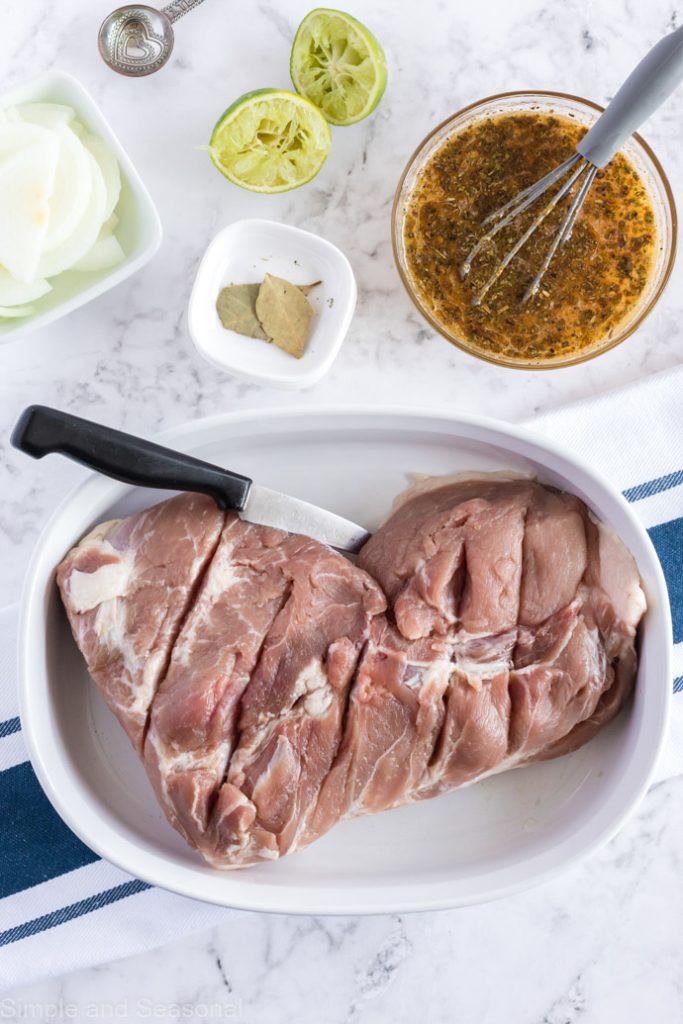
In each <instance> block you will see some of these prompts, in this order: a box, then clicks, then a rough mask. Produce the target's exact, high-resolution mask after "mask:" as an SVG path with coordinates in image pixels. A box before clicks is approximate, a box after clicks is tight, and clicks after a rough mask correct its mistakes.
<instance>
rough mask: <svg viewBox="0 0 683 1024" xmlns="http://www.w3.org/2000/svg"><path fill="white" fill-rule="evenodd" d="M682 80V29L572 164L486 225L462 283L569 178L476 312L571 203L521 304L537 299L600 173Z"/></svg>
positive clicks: (630, 82) (644, 66)
mask: <svg viewBox="0 0 683 1024" xmlns="http://www.w3.org/2000/svg"><path fill="white" fill-rule="evenodd" d="M681 80H683V26H681V28H678V29H676V31H675V32H671V33H670V34H669V35H668V36H665V37H664V39H660V41H659V42H658V43H657V44H656V45H655V46H653V47H652V49H651V50H650V52H649V53H648V54H647V55H646V56H645V57H644V58H643V60H641V62H640V64H638V65H637V67H636V68H635V69H634V70H633V71H632V72H631V74H630V75H629V77H628V78H627V79H626V81H625V82H624V84H623V85H622V87H621V89H619V91H618V93H617V94H616V96H615V97H614V99H613V100H612V102H611V103H610V104H609V106H608V107H607V108H606V110H605V111H604V112H603V113H602V114H601V115H600V117H599V118H598V120H597V121H596V122H595V124H594V125H593V127H592V128H591V129H590V130H589V131H588V132H586V134H585V135H584V137H583V138H582V139H581V141H580V142H579V144H578V145H577V147H576V152H575V153H573V155H572V156H570V157H569V159H568V160H565V161H564V163H562V164H559V165H558V166H557V167H555V168H554V169H553V170H552V171H550V172H549V173H548V174H546V175H545V176H544V177H543V178H541V179H540V180H539V181H537V182H535V184H533V185H530V186H529V187H528V188H525V189H523V190H522V191H521V192H518V193H517V195H515V196H513V198H512V199H511V200H510V201H509V202H507V203H505V205H504V206H501V208H500V209H499V210H495V211H494V213H492V214H490V215H489V216H488V217H487V218H486V219H485V220H484V222H483V224H482V227H487V226H488V225H490V227H489V230H488V231H487V232H486V233H485V234H484V235H482V237H481V238H480V239H479V241H478V242H477V244H476V245H475V246H474V248H473V249H472V250H471V252H470V253H469V255H468V256H467V258H466V259H465V261H464V263H463V264H462V266H461V267H460V276H461V278H462V279H463V281H464V280H465V278H466V277H467V275H468V274H469V272H470V270H471V269H472V262H473V260H475V259H476V257H477V256H478V255H479V253H480V252H481V250H482V249H483V248H484V247H485V246H486V245H488V243H489V242H490V241H491V240H492V239H493V238H495V236H496V235H497V234H498V232H499V231H502V230H503V228H505V227H507V225H508V224H510V222H511V221H513V220H514V219H515V218H516V217H518V216H519V215H520V214H521V213H523V212H524V211H525V210H527V209H528V208H529V207H530V206H531V205H532V204H533V203H535V202H536V200H537V199H540V197H541V196H542V195H545V193H546V192H547V191H548V189H550V188H552V186H553V185H555V184H557V183H558V182H560V181H562V179H563V178H564V177H565V176H568V177H567V178H566V181H564V182H563V184H562V185H561V186H560V188H559V189H558V190H557V192H556V193H555V194H554V195H553V197H552V198H551V199H550V200H549V202H548V203H546V205H545V206H544V207H543V208H542V209H541V210H540V211H539V213H538V214H537V215H536V216H535V217H534V219H533V221H532V222H531V224H530V225H529V227H528V228H527V229H526V231H525V232H524V234H523V235H521V237H520V238H519V239H518V240H517V242H515V244H514V245H513V246H512V248H511V249H510V250H509V251H508V252H507V253H506V254H505V256H503V258H502V260H500V262H499V263H498V264H497V265H496V267H495V269H494V271H493V273H492V274H491V276H490V277H489V278H488V280H487V281H486V282H485V283H484V284H483V285H482V287H481V288H480V289H479V291H478V292H477V294H476V295H475V296H474V298H473V299H472V305H473V306H478V305H480V304H481V302H482V300H483V299H484V297H485V296H486V294H487V292H488V291H489V289H490V288H491V287H492V286H493V285H494V284H495V283H496V281H497V280H498V278H499V277H500V275H501V274H502V273H503V271H504V270H505V268H506V267H507V266H508V265H509V263H510V262H511V261H512V260H513V259H514V258H515V256H516V255H517V253H518V252H519V251H520V249H521V248H522V247H523V246H524V245H525V244H526V243H527V242H528V240H529V239H530V238H531V236H532V235H533V233H534V232H535V231H536V229H537V228H538V227H539V225H540V224H542V223H543V221H544V220H545V219H546V217H547V216H548V214H549V213H551V212H552V210H554V209H555V207H556V206H558V204H559V203H561V202H562V201H563V200H564V199H567V200H568V201H569V200H570V202H569V208H568V210H567V213H566V215H565V217H564V220H563V221H562V224H561V225H560V227H559V229H558V231H557V233H556V235H555V236H554V238H553V240H552V242H551V244H550V247H549V248H548V251H547V253H546V255H545V258H544V260H543V262H542V264H541V267H540V269H539V271H538V273H537V274H536V276H535V278H534V279H533V281H532V282H531V284H530V285H529V287H528V288H527V290H526V292H525V293H524V296H523V297H522V302H523V303H524V302H528V300H529V299H530V298H532V297H533V296H534V295H536V293H537V292H538V289H539V286H540V284H541V281H542V280H543V276H544V275H545V273H546V271H547V270H548V267H549V266H550V264H551V262H552V259H553V257H554V256H555V253H556V252H557V250H558V249H559V248H560V246H562V245H565V244H566V243H567V242H568V241H569V239H570V237H571V234H572V230H573V228H574V224H575V223H576V218H577V217H578V215H579V212H580V210H581V207H582V206H583V204H584V202H585V200H586V196H587V195H588V192H589V190H590V187H591V185H592V184H593V180H594V178H595V175H596V174H597V173H598V171H599V170H600V168H602V167H604V166H605V165H606V164H607V163H609V161H610V160H611V159H612V157H613V156H614V155H615V153H616V152H617V151H618V150H619V148H620V147H621V146H622V145H623V143H624V142H625V141H626V139H627V138H628V137H629V135H632V134H633V132H634V131H635V130H636V129H637V128H638V127H639V126H640V125H641V124H642V123H643V121H645V120H647V118H648V117H649V116H650V114H652V113H653V112H654V111H655V110H656V109H657V108H658V107H659V106H660V105H661V104H662V103H663V102H664V100H665V99H667V98H668V97H669V96H670V95H671V93H672V92H673V91H674V89H676V87H677V86H678V85H679V84H680V82H681Z"/></svg>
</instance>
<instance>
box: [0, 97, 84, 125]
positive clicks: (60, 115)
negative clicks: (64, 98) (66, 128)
mask: <svg viewBox="0 0 683 1024" xmlns="http://www.w3.org/2000/svg"><path fill="white" fill-rule="evenodd" d="M10 109H12V108H10ZM13 115H14V116H16V117H17V118H18V119H19V120H20V121H30V122H31V124H39V125H40V126H41V127H42V128H59V127H60V125H65V124H69V123H70V122H71V121H73V119H74V117H75V112H74V109H73V107H66V106H64V104H62V103H22V104H21V106H19V107H14V108H13Z"/></svg>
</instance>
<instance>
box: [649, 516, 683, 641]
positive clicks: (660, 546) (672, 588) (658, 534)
mask: <svg viewBox="0 0 683 1024" xmlns="http://www.w3.org/2000/svg"><path fill="white" fill-rule="evenodd" d="M647 532H648V533H649V534H650V539H651V540H652V543H653V544H654V546H655V548H656V551H657V554H658V556H659V561H660V562H661V563H662V569H663V570H664V576H665V578H666V585H667V587H668V589H669V601H670V602H671V617H672V619H673V627H674V643H675V644H677V643H680V641H681V640H683V518H681V519H672V520H670V522H668V523H660V524H659V526H653V527H651V528H650V529H649V530H648V531H647Z"/></svg>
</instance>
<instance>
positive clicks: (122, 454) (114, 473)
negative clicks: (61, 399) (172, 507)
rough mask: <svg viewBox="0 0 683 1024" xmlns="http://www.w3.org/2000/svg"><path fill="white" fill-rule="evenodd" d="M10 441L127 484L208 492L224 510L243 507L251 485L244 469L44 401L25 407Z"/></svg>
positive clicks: (39, 455)
mask: <svg viewBox="0 0 683 1024" xmlns="http://www.w3.org/2000/svg"><path fill="white" fill-rule="evenodd" d="M10 442H11V444H12V445H13V446H14V447H15V448H19V449H20V450H21V451H22V452H26V454H27V455H31V456H32V457H33V458H34V459H42V457H43V456H44V455H49V454H50V453H51V452H58V453H59V454H60V455H66V457H67V458H69V459H73V460H74V462H80V463H81V464H82V465H84V466H88V467H89V468H90V469H96V470H97V471H98V472H100V473H104V475H105V476H110V477H113V478H114V480H121V481H122V482H123V483H125V484H134V485H135V486H139V487H161V488H164V489H166V490H172V491H195V492H198V493H199V494H208V495H209V496H210V497H211V498H213V499H214V501H215V502H216V504H217V505H218V507H219V508H222V509H235V510H236V511H240V510H241V509H243V508H244V506H245V505H246V502H247V497H248V496H249V490H250V488H251V480H250V479H249V478H248V477H246V476H240V474H239V473H231V472H230V471H229V470H227V469H220V468H219V467H218V466H212V465H211V463H209V462H202V461H201V460H200V459H193V458H192V456H191V455H183V454H182V453H181V452H174V451H173V450H172V449H170V448H162V446H161V445H159V444H153V443H152V442H151V441H145V440H144V439H143V438H141V437H134V436H133V435H132V434H124V433H122V431H120V430H112V429H111V428H110V427H103V426H102V425H101V424H99V423H92V422H91V421H90V420H84V419H81V418H80V416H72V415H71V414H70V413H68V412H60V411H59V410H58V409H50V408H48V407H47V406H45V405H30V406H29V407H28V408H27V409H24V411H23V413H22V414H21V416H20V417H19V419H18V420H17V424H16V426H15V428H14V430H13V431H12V436H11V438H10Z"/></svg>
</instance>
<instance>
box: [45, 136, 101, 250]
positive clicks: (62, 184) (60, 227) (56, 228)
mask: <svg viewBox="0 0 683 1024" xmlns="http://www.w3.org/2000/svg"><path fill="white" fill-rule="evenodd" d="M54 135H55V137H56V138H57V139H58V141H59V160H58V161H57V174H56V176H55V187H54V190H53V193H52V199H51V200H50V223H49V224H48V226H47V235H46V236H45V245H44V247H43V252H44V253H48V252H54V250H55V249H57V248H58V247H59V246H60V245H62V244H63V243H64V242H65V241H66V240H67V238H69V237H70V236H71V235H72V234H73V232H74V231H75V230H76V229H77V227H78V225H79V224H80V222H81V220H82V219H83V216H84V215H85V212H86V210H87V209H88V205H89V203H90V196H91V194H92V190H93V170H92V167H93V165H92V160H89V159H88V151H87V150H86V149H84V147H83V146H82V145H81V142H80V139H79V138H78V136H77V135H74V133H73V132H72V131H71V129H70V128H69V126H68V125H60V126H59V127H58V128H56V129H55V131H54Z"/></svg>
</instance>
